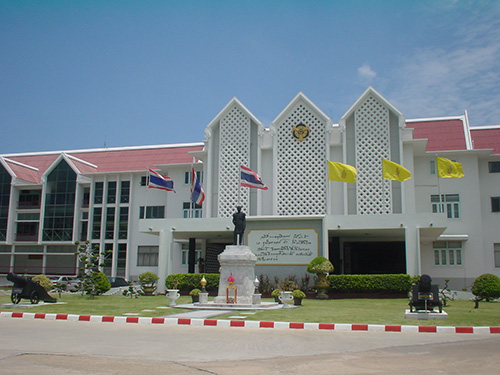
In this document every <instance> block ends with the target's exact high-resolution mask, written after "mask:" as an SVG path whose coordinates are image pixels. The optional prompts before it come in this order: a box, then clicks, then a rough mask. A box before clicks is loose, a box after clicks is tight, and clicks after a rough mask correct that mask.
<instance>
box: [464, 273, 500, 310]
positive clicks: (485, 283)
mask: <svg viewBox="0 0 500 375" xmlns="http://www.w3.org/2000/svg"><path fill="white" fill-rule="evenodd" d="M471 291H472V294H474V295H475V296H476V298H475V299H474V302H475V303H476V304H475V306H474V308H475V309H477V308H479V301H482V300H486V301H487V302H488V301H489V300H491V299H495V298H500V277H498V276H496V275H493V274H491V273H485V274H482V275H481V276H478V277H477V278H476V280H474V282H473V283H472V289H471Z"/></svg>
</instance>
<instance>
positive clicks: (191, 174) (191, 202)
mask: <svg viewBox="0 0 500 375" xmlns="http://www.w3.org/2000/svg"><path fill="white" fill-rule="evenodd" d="M193 159H194V157H193ZM195 173H196V172H195V171H194V167H193V162H191V170H190V171H189V175H190V176H191V178H190V179H188V180H191V196H190V197H189V216H190V218H191V219H192V218H193V217H194V204H195V203H194V202H193V178H194V176H193V174H195Z"/></svg>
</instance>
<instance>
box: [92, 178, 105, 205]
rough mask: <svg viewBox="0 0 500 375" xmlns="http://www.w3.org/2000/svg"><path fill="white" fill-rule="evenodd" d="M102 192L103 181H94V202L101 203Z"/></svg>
mask: <svg viewBox="0 0 500 375" xmlns="http://www.w3.org/2000/svg"><path fill="white" fill-rule="evenodd" d="M103 194H104V182H96V183H95V185H94V204H102V197H103Z"/></svg>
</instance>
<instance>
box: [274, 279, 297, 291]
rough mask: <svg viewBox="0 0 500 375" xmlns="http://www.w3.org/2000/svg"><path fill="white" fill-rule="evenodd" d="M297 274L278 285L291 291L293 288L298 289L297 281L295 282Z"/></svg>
mask: <svg viewBox="0 0 500 375" xmlns="http://www.w3.org/2000/svg"><path fill="white" fill-rule="evenodd" d="M294 279H295V276H288V277H287V278H286V279H285V280H283V281H281V282H280V283H279V284H278V285H277V286H278V288H280V289H281V290H286V291H288V292H291V291H292V290H295V289H297V283H296V282H295V280H294Z"/></svg>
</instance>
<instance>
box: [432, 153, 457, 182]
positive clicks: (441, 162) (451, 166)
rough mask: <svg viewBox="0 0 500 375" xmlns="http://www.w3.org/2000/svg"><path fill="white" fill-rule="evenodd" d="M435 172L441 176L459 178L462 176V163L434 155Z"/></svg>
mask: <svg viewBox="0 0 500 375" xmlns="http://www.w3.org/2000/svg"><path fill="white" fill-rule="evenodd" d="M436 164H437V173H438V177H441V178H461V177H463V176H464V172H463V171H462V164H460V163H457V162H454V161H451V160H450V159H446V158H440V157H436Z"/></svg>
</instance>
